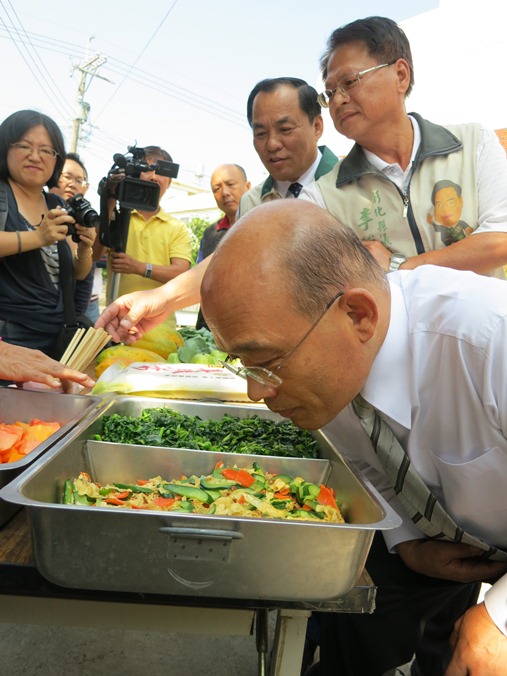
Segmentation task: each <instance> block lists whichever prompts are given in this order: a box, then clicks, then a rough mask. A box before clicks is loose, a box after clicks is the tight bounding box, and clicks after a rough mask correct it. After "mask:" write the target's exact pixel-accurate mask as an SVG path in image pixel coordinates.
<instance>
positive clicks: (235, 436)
mask: <svg viewBox="0 0 507 676" xmlns="http://www.w3.org/2000/svg"><path fill="white" fill-rule="evenodd" d="M102 423H103V428H102V434H101V435H97V436H96V437H95V438H96V439H98V440H99V441H112V442H116V443H120V444H142V445H145V446H166V447H172V448H194V449H200V450H206V451H214V452H226V453H227V452H229V453H246V454H250V455H251V454H256V455H277V456H282V457H292V458H316V457H317V442H316V441H315V439H314V438H313V437H312V435H311V434H310V432H308V431H306V430H300V429H299V428H297V427H296V426H295V425H294V424H293V423H292V422H290V421H283V422H275V421H273V420H265V419H263V418H259V416H253V417H251V418H237V417H235V416H231V415H227V414H225V415H224V416H223V418H222V419H221V420H202V419H201V418H199V417H198V416H191V415H186V414H183V413H177V412H175V411H172V410H171V409H169V408H147V409H144V410H143V411H142V412H141V415H140V416H139V417H134V416H122V415H119V414H117V413H115V414H113V415H108V416H104V417H103V419H102Z"/></svg>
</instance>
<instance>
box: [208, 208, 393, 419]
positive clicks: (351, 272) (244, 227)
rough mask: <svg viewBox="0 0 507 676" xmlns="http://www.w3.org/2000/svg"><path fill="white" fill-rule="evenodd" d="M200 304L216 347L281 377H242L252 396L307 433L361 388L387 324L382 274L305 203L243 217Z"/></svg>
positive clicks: (212, 267) (347, 232)
mask: <svg viewBox="0 0 507 676" xmlns="http://www.w3.org/2000/svg"><path fill="white" fill-rule="evenodd" d="M201 300H202V308H203V312H204V316H205V318H206V321H207V323H208V326H209V327H210V329H211V330H212V332H213V335H214V336H215V340H216V342H217V344H218V345H219V347H220V348H221V349H223V350H224V351H225V352H228V353H229V354H230V355H233V356H234V357H239V358H240V359H241V360H242V362H243V364H245V365H246V366H258V367H262V368H264V369H268V370H270V371H272V372H276V374H277V376H279V377H280V378H281V379H282V384H280V385H279V386H276V387H273V386H266V385H259V384H258V383H257V382H256V381H255V379H253V378H248V394H249V396H250V398H251V399H254V400H258V399H261V398H263V399H264V402H265V403H266V404H267V405H268V407H269V408H270V409H271V410H273V411H276V412H279V413H281V414H282V415H284V416H286V417H289V418H291V419H292V420H293V421H294V422H295V423H296V425H299V426H300V427H307V428H308V429H316V428H318V427H321V426H322V425H324V424H327V423H328V422H329V421H330V420H331V419H332V418H333V417H334V416H335V415H336V414H337V413H338V412H339V411H340V410H341V409H342V408H343V407H344V406H345V405H346V404H348V403H349V402H350V401H351V400H352V399H353V398H354V397H355V396H356V395H357V393H358V392H359V391H360V390H361V387H362V386H363V385H364V382H365V380H366V378H367V375H368V372H369V369H370V367H371V364H372V363H373V360H374V358H375V355H376V354H377V352H378V350H379V349H380V346H381V344H382V342H383V340H384V337H385V334H386V332H387V328H388V326H389V316H390V313H389V306H390V296H389V287H388V284H387V281H386V277H385V275H384V273H383V271H382V270H381V268H380V267H379V266H378V265H377V263H376V262H375V261H374V259H373V258H372V257H371V256H370V254H369V253H368V251H367V250H366V249H365V247H364V246H363V245H362V243H361V242H360V240H359V239H358V238H357V236H356V235H355V234H354V232H353V231H352V229H351V228H348V227H344V226H342V225H341V224H340V223H339V222H338V221H337V220H336V219H335V218H334V217H333V216H331V215H330V214H329V213H328V212H326V211H324V210H323V209H321V208H320V207H317V206H315V205H313V204H309V203H308V202H304V201H302V200H279V201H276V202H270V203H269V204H266V205H261V206H258V207H255V208H254V209H252V210H251V211H249V212H247V213H246V214H245V216H243V217H242V218H241V219H240V220H239V221H238V222H237V223H236V225H235V226H234V228H232V229H231V230H230V231H229V232H228V234H227V235H226V236H225V237H224V239H223V240H222V242H221V243H220V245H219V246H218V248H217V249H216V251H215V255H214V257H213V259H212V260H211V262H210V264H209V266H208V269H207V271H206V274H205V276H204V279H203V282H202V286H201ZM323 355H325V358H323ZM278 369H279V370H278Z"/></svg>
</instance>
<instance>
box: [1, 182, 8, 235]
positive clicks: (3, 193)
mask: <svg viewBox="0 0 507 676" xmlns="http://www.w3.org/2000/svg"><path fill="white" fill-rule="evenodd" d="M8 213H9V201H8V199H7V188H6V187H5V182H4V181H0V230H5V224H6V223H7V215H8Z"/></svg>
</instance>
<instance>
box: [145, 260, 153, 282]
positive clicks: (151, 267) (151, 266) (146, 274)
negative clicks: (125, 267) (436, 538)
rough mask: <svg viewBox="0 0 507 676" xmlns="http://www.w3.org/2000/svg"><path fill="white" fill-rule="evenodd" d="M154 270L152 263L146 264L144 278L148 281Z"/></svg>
mask: <svg viewBox="0 0 507 676" xmlns="http://www.w3.org/2000/svg"><path fill="white" fill-rule="evenodd" d="M152 269H153V265H152V264H151V263H146V270H145V272H144V276H145V277H147V278H148V279H149V278H150V277H151V271H152Z"/></svg>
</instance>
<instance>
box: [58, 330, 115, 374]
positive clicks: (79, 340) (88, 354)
mask: <svg viewBox="0 0 507 676" xmlns="http://www.w3.org/2000/svg"><path fill="white" fill-rule="evenodd" d="M110 340H111V336H110V335H109V334H108V333H107V332H106V331H104V329H94V328H93V327H90V328H89V329H77V330H76V333H75V334H74V336H73V338H72V340H71V341H70V343H69V345H68V347H67V349H66V350H65V352H64V353H63V355H62V357H61V359H60V363H62V364H65V366H68V367H69V368H71V369H76V370H77V371H83V370H84V369H85V368H86V367H87V366H88V365H89V364H90V363H91V362H92V361H93V360H94V359H95V357H96V356H97V355H98V353H99V352H100V351H101V350H102V348H103V347H105V346H106V345H107V343H108V342H109V341H110Z"/></svg>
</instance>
